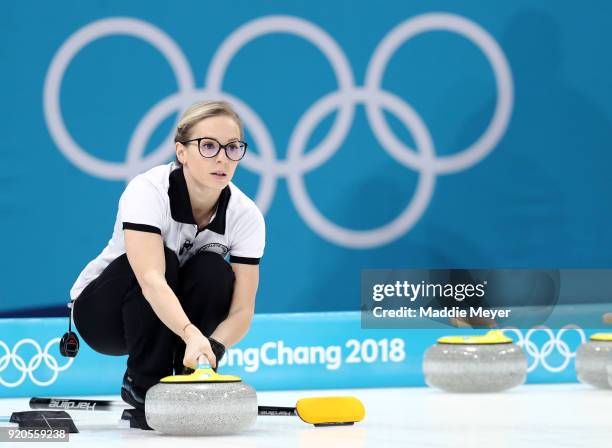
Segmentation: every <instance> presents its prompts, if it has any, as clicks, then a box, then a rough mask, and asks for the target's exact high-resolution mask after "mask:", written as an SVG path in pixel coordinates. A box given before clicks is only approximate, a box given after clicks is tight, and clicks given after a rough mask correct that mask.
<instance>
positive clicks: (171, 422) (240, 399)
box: [145, 362, 257, 436]
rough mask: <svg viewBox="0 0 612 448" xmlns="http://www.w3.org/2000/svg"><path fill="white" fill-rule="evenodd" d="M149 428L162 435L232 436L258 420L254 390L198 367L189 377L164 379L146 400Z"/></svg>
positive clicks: (202, 364) (238, 380)
mask: <svg viewBox="0 0 612 448" xmlns="http://www.w3.org/2000/svg"><path fill="white" fill-rule="evenodd" d="M145 418H146V420H147V423H148V425H149V426H150V427H151V428H153V429H155V430H157V431H160V432H162V433H165V434H172V435H184V436H203V435H219V434H231V433H236V432H240V431H243V430H245V429H247V428H249V427H250V426H252V425H253V424H254V423H255V420H256V419H257V395H256V393H255V389H253V388H252V387H251V386H249V385H248V384H246V383H244V382H242V379H241V378H240V377H238V376H233V375H219V374H217V373H216V372H215V371H214V370H213V369H212V368H211V367H210V365H209V364H208V363H205V362H200V363H198V368H197V369H196V370H195V371H194V372H193V373H192V374H190V375H172V376H167V377H164V378H162V379H161V380H160V382H159V383H158V384H156V385H154V386H153V387H151V388H149V390H148V391H147V395H146V397H145Z"/></svg>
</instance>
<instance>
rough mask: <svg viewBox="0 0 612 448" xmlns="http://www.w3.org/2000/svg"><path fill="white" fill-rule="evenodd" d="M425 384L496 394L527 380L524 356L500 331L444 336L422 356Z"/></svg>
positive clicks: (452, 390)
mask: <svg viewBox="0 0 612 448" xmlns="http://www.w3.org/2000/svg"><path fill="white" fill-rule="evenodd" d="M423 373H424V375H425V382H426V383H427V385H429V386H431V387H435V388H438V389H442V390H445V391H449V392H499V391H502V390H505V389H510V388H511V387H515V386H519V385H521V384H523V383H524V382H525V379H526V377H527V357H526V356H525V354H524V353H523V351H522V350H521V348H520V347H519V346H517V345H515V344H513V341H512V339H510V338H509V337H507V336H505V335H504V334H503V332H502V331H501V330H491V331H489V332H488V333H486V334H485V335H483V336H446V337H442V338H440V339H438V341H437V344H435V345H433V346H432V347H430V348H429V349H427V351H426V352H425V355H424V357H423Z"/></svg>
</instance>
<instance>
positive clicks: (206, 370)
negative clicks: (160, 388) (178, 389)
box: [159, 357, 242, 383]
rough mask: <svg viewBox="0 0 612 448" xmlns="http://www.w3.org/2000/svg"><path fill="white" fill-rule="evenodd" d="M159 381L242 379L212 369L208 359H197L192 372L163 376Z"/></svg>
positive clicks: (186, 381) (211, 381)
mask: <svg viewBox="0 0 612 448" xmlns="http://www.w3.org/2000/svg"><path fill="white" fill-rule="evenodd" d="M202 358H204V357H200V359H202ZM204 359H205V358H204ZM159 381H160V382H161V383H235V382H237V381H242V378H240V377H239V376H234V375H219V374H218V373H217V372H215V371H214V370H213V369H212V367H211V365H210V364H209V363H208V361H199V362H198V368H197V369H196V370H195V371H194V372H193V373H190V374H189V375H170V376H165V377H163V378H162V379H161V380H159Z"/></svg>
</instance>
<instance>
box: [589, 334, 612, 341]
mask: <svg viewBox="0 0 612 448" xmlns="http://www.w3.org/2000/svg"><path fill="white" fill-rule="evenodd" d="M589 339H590V340H591V341H604V342H612V333H595V334H593V335H591V337H590V338H589Z"/></svg>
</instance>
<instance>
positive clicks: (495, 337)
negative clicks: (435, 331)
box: [438, 330, 513, 345]
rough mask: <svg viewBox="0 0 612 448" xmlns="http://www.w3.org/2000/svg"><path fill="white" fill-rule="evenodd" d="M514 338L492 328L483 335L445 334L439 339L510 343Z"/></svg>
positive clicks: (454, 341) (455, 342)
mask: <svg viewBox="0 0 612 448" xmlns="http://www.w3.org/2000/svg"><path fill="white" fill-rule="evenodd" d="M512 342H513V341H512V339H511V338H509V337H508V336H506V335H504V332H503V331H502V330H491V331H488V332H487V333H486V334H484V335H482V336H444V337H441V338H439V339H438V343H439V344H463V345H465V344H510V343H512Z"/></svg>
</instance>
